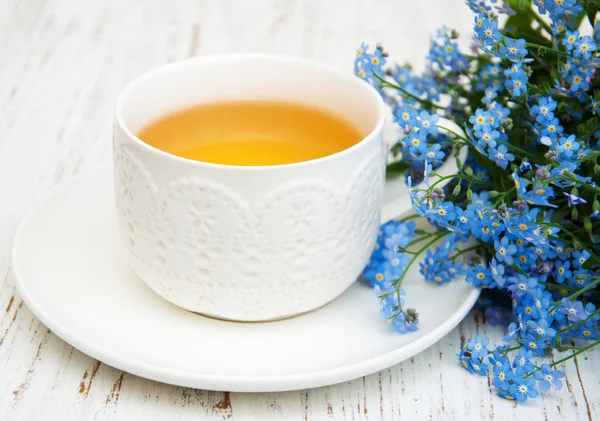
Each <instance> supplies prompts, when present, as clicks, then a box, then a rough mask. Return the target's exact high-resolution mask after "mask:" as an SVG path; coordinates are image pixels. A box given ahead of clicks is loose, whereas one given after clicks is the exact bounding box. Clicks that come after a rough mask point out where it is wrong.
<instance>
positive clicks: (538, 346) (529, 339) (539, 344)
mask: <svg viewBox="0 0 600 421" xmlns="http://www.w3.org/2000/svg"><path fill="white" fill-rule="evenodd" d="M519 343H520V344H521V345H523V347H525V349H528V350H530V351H531V352H532V353H533V354H534V355H544V348H545V347H546V344H545V343H544V340H542V339H537V338H536V337H535V336H533V335H532V334H528V335H527V336H526V337H525V338H520V339H519Z"/></svg>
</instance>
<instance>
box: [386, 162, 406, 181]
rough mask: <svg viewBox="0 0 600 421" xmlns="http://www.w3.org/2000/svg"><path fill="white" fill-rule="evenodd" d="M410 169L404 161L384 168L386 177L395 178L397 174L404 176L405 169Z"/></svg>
mask: <svg viewBox="0 0 600 421" xmlns="http://www.w3.org/2000/svg"><path fill="white" fill-rule="evenodd" d="M409 168H410V164H409V163H408V162H405V161H397V162H394V163H393V164H389V165H388V166H387V168H386V172H385V175H386V177H390V176H395V175H398V174H404V173H405V172H406V170H407V169H409Z"/></svg>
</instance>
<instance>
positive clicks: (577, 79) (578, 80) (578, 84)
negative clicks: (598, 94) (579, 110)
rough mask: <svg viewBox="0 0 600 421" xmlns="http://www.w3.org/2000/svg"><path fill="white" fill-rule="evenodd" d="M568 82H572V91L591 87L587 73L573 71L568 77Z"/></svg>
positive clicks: (585, 89)
mask: <svg viewBox="0 0 600 421" xmlns="http://www.w3.org/2000/svg"><path fill="white" fill-rule="evenodd" d="M567 82H569V83H570V84H571V87H570V90H571V92H578V91H580V90H581V91H587V90H588V89H590V84H589V82H588V78H587V77H586V75H585V74H583V73H580V72H572V73H571V75H570V76H569V77H568V78H567Z"/></svg>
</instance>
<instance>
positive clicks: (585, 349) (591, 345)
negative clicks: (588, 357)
mask: <svg viewBox="0 0 600 421" xmlns="http://www.w3.org/2000/svg"><path fill="white" fill-rule="evenodd" d="M598 344H600V340H597V341H596V342H593V343H591V344H590V345H588V346H586V347H583V348H580V349H579V351H577V352H574V353H572V354H571V355H569V356H568V357H566V358H563V359H562V360H558V361H556V362H554V363H552V364H550V367H556V366H557V365H559V364H562V363H564V362H565V361H568V360H570V359H571V358H573V357H576V356H578V355H579V354H581V353H583V352H585V351H587V350H588V349H592V348H593V347H595V346H596V345H598Z"/></svg>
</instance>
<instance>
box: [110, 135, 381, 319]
mask: <svg viewBox="0 0 600 421" xmlns="http://www.w3.org/2000/svg"><path fill="white" fill-rule="evenodd" d="M383 159H384V156H383V155H382V154H381V151H380V150H379V149H377V150H375V151H373V153H372V154H371V155H370V156H368V157H367V158H366V159H364V160H363V161H362V165H361V166H360V167H358V168H357V169H356V170H355V171H354V172H353V173H352V174H351V175H350V177H348V182H347V185H346V186H345V187H344V188H342V189H340V188H339V187H337V188H336V187H335V186H333V185H331V184H329V183H327V182H325V181H323V180H319V179H311V178H306V179H300V180H295V181H293V182H288V183H284V184H281V185H279V186H278V187H277V188H275V189H274V190H272V191H270V192H268V193H267V194H265V195H264V198H263V200H262V201H260V202H259V203H258V204H255V205H254V206H250V205H249V204H248V203H247V202H246V201H245V200H244V199H243V198H242V197H241V196H240V195H239V194H238V193H237V192H236V191H234V190H232V189H231V188H230V187H227V186H224V185H222V184H219V183H218V182H216V181H215V180H208V179H201V178H197V177H184V178H176V179H173V180H171V182H170V183H169V184H168V185H167V186H164V187H163V188H160V189H159V188H158V187H157V186H156V185H155V183H154V182H153V180H152V177H151V176H150V174H149V172H148V171H147V170H146V169H145V168H144V165H143V164H142V162H141V160H140V159H138V158H137V157H136V155H135V150H133V149H132V148H130V147H128V146H125V145H124V144H122V143H120V142H115V153H114V165H115V190H116V198H117V202H116V205H117V213H118V216H119V223H120V224H121V232H122V235H123V240H124V243H125V245H126V247H127V249H128V250H129V252H130V253H131V256H132V262H133V267H134V269H135V271H136V272H137V273H138V274H139V275H140V277H141V278H142V279H143V280H144V281H145V282H146V283H147V284H148V285H149V286H150V287H151V288H152V289H153V290H154V291H156V292H157V293H158V294H159V295H161V296H163V297H164V298H165V299H167V300H168V301H171V302H173V303H175V304H177V305H179V306H181V307H184V308H187V309H189V310H192V311H197V312H200V313H205V314H208V315H212V316H216V317H226V318H237V317H239V318H241V319H248V318H251V319H256V320H260V319H266V318H270V317H273V315H274V314H296V313H301V312H304V311H308V310H310V309H312V308H313V307H314V302H315V297H321V301H322V303H323V304H324V303H326V302H328V301H330V300H331V299H332V298H334V297H335V296H337V295H339V294H340V293H341V292H342V291H343V290H345V289H346V288H347V287H348V286H349V285H350V284H351V283H352V282H353V281H354V280H355V278H356V276H357V275H358V274H359V273H360V271H361V270H362V268H363V267H364V265H365V264H366V261H367V259H368V257H369V255H370V253H371V249H370V246H371V244H372V242H373V240H374V238H375V237H376V234H377V229H378V224H379V205H378V204H379V203H380V201H381V189H380V188H377V186H381V185H382V184H383V177H384V173H383ZM307 297H311V298H310V303H308V301H307ZM223 308H228V311H227V315H223V314H221V313H220V311H219V309H223Z"/></svg>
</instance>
